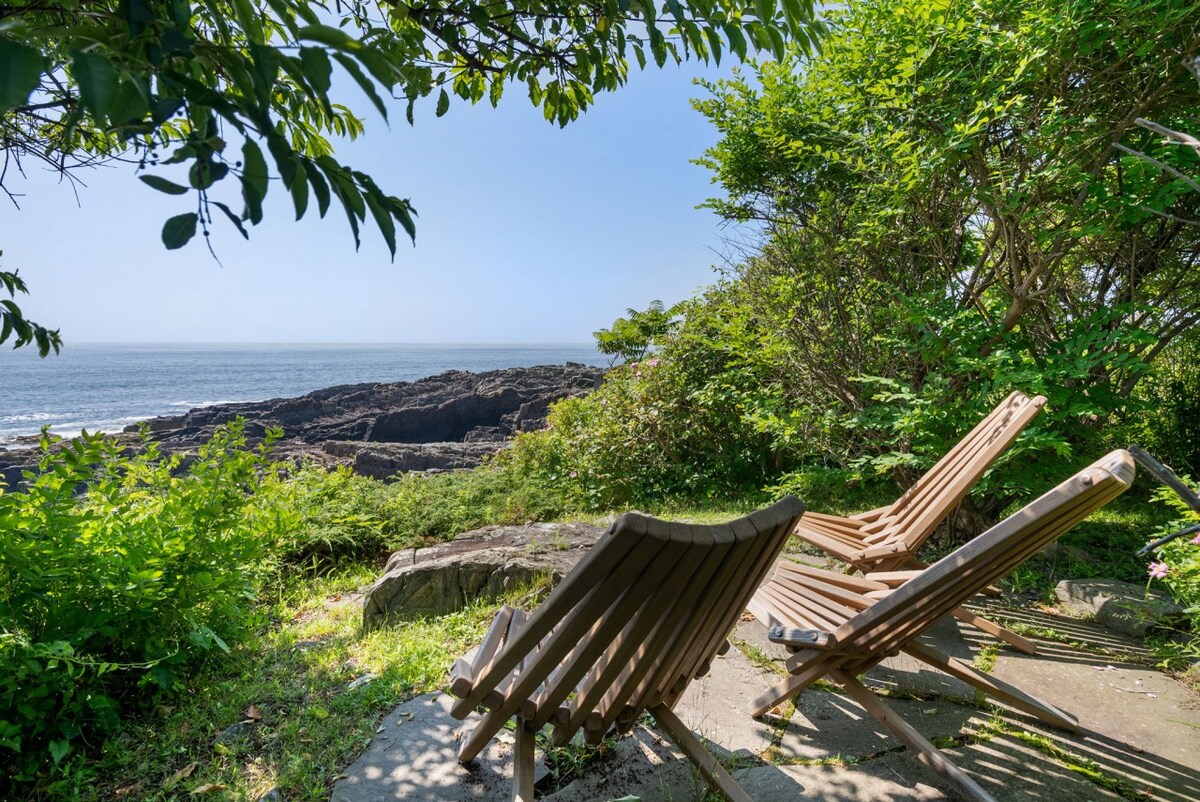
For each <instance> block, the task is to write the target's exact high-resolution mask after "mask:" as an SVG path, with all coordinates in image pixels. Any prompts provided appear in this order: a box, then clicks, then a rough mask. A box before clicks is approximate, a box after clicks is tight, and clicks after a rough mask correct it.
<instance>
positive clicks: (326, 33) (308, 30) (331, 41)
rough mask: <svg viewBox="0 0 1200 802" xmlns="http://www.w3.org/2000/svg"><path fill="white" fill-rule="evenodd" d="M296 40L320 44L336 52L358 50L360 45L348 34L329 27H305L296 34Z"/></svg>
mask: <svg viewBox="0 0 1200 802" xmlns="http://www.w3.org/2000/svg"><path fill="white" fill-rule="evenodd" d="M296 38H297V39H301V40H307V41H309V42H320V43H321V44H323V45H328V46H329V47H332V48H336V49H337V50H360V49H361V48H362V44H361V43H359V42H358V41H357V40H356V39H354V37H352V36H350V34H348V33H346V32H345V31H343V30H341V29H340V28H334V27H332V26H330V25H306V26H304V27H303V28H301V29H300V30H299V31H297V32H296Z"/></svg>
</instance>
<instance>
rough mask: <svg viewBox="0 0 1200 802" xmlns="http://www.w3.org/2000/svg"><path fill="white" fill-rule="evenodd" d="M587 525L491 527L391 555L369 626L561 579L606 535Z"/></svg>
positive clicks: (370, 598)
mask: <svg viewBox="0 0 1200 802" xmlns="http://www.w3.org/2000/svg"><path fill="white" fill-rule="evenodd" d="M604 531H605V530H604V529H602V528H600V527H598V526H591V525H588V524H581V523H570V524H542V523H530V524H526V525H525V526H488V527H484V528H483V529H476V530H475V531H473V532H466V533H464V534H461V535H459V536H458V537H456V538H455V539H454V540H451V541H449V542H447V543H441V544H438V545H436V546H430V547H428V548H423V549H406V550H405V551H398V552H396V553H395V554H393V555H392V556H391V558H390V559H389V560H388V562H387V565H386V566H385V567H384V569H383V576H382V577H380V578H379V579H378V580H377V581H376V582H375V583H374V584H373V585H371V586H370V587H369V588H368V589H367V591H366V595H365V597H364V600H363V626H364V627H367V628H371V627H375V626H378V625H380V624H382V623H383V622H384V621H385V620H386V619H387V618H388V617H389V616H393V615H403V616H427V615H445V614H446V613H450V612H454V611H455V610H460V609H462V608H463V607H465V606H466V605H468V604H470V603H471V602H474V601H476V600H479V599H483V600H493V601H494V600H495V599H498V598H499V597H500V596H501V595H503V594H504V593H505V591H509V590H512V589H514V588H517V587H520V586H521V585H523V584H526V583H529V582H532V581H533V580H535V579H538V578H540V577H547V576H548V577H550V578H551V579H552V580H554V581H558V580H559V579H561V578H562V577H563V576H564V575H565V574H566V573H567V572H568V571H570V570H571V569H572V568H573V567H574V566H575V563H577V562H578V561H579V558H580V557H582V556H583V554H584V553H585V552H586V551H587V550H588V549H589V548H590V547H591V546H592V545H593V544H594V543H595V542H596V541H597V540H598V539H599V538H600V536H601V535H602V534H604Z"/></svg>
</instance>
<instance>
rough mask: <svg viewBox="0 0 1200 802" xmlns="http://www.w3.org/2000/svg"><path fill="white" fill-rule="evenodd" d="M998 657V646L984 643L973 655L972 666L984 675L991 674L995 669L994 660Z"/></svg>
mask: <svg viewBox="0 0 1200 802" xmlns="http://www.w3.org/2000/svg"><path fill="white" fill-rule="evenodd" d="M999 656H1000V645H999V644H996V643H985V644H984V645H983V646H982V647H981V648H980V649H979V651H978V652H977V653H976V654H975V660H974V661H973V664H974V666H975V668H976V669H978V670H979V671H982V672H983V673H985V674H990V673H992V669H993V668H995V667H996V658H997V657H999Z"/></svg>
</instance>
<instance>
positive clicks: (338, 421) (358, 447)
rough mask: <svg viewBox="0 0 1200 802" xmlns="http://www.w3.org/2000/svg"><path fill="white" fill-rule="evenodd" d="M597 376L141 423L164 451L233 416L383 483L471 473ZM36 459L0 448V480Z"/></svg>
mask: <svg viewBox="0 0 1200 802" xmlns="http://www.w3.org/2000/svg"><path fill="white" fill-rule="evenodd" d="M603 376H604V369H603V368H597V367H591V366H588V365H580V364H577V363H573V362H568V363H567V364H565V365H541V366H538V367H530V368H508V369H506V370H493V371H487V372H484V373H469V372H467V371H462V370H452V371H447V372H445V373H440V374H438V375H436V376H430V377H428V378H425V379H418V380H416V381H411V382H392V383H387V384H346V385H339V386H337V387H327V388H325V389H324V390H317V391H316V392H312V393H309V394H307V395H302V396H299V397H297V398H275V399H272V400H270V401H259V402H253V403H243V404H218V405H214V406H209V407H200V408H197V409H192V410H190V411H188V412H186V413H184V414H183V415H176V416H170V417H161V418H153V419H151V420H149V421H146V422H145V425H146V426H148V427H149V430H150V438H151V439H152V440H154V441H155V442H157V443H159V444H160V447H161V448H162V449H163V450H164V451H167V452H173V451H189V450H192V449H194V448H196V447H197V446H198V445H200V444H201V443H203V442H205V441H206V440H208V439H209V438H210V437H211V436H212V433H213V430H214V429H215V428H216V427H217V426H220V425H221V424H224V423H228V422H229V421H231V420H233V419H234V418H237V417H241V418H243V419H245V421H246V433H247V435H248V436H249V437H251V438H261V437H263V436H264V435H265V433H266V431H267V429H269V428H272V427H278V428H282V429H283V432H284V438H283V440H281V441H280V442H279V443H278V444H277V445H276V447H275V452H274V453H275V454H276V456H278V457H280V458H283V459H304V458H307V459H312V460H315V461H317V462H320V463H322V464H325V465H331V466H332V465H338V464H343V465H351V466H353V468H354V470H355V471H357V472H358V473H362V474H364V475H366V476H372V477H375V478H377V479H388V478H391V477H392V476H393V475H394V474H396V473H398V472H404V471H434V470H457V469H461V468H473V467H475V466H477V465H478V464H479V463H480V462H481V461H482V460H483V458H484V457H486V456H488V455H490V454H494V453H495V452H496V451H497V450H498V449H501V448H504V447H505V445H506V441H507V440H508V439H509V438H511V437H512V436H513V435H514V434H516V433H518V432H528V431H533V430H536V429H540V428H542V427H543V426H544V425H545V423H546V415H547V413H548V411H549V409H550V405H551V404H552V403H554V402H555V401H558V400H559V399H562V398H566V397H568V396H578V395H584V394H586V393H589V392H591V391H592V390H594V389H595V388H596V387H598V386H599V385H600V381H601V379H602V378H603ZM137 431H138V426H136V425H135V426H128V427H126V429H125V433H124V434H122V435H120V436H119V439H121V440H123V441H125V444H126V445H128V446H130V447H133V448H136V447H138V444H139V440H138V436H137V434H136V432H137ZM27 439H28V440H29V442H28V443H24V442H23V443H22V445H26V446H32V445H34V444H36V441H37V438H36V437H31V438H27ZM36 458H37V454H36V452H35V451H34V450H32V449H31V448H20V449H18V448H14V449H12V450H9V451H7V452H5V451H4V450H3V449H0V479H3V480H4V481H5V482H7V483H9V485H10V486H16V482H17V481H19V480H20V478H21V472H22V471H23V470H24V469H26V468H30V467H32V465H31V464H30V463H32V462H34V461H36Z"/></svg>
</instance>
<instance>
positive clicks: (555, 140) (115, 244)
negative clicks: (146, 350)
mask: <svg viewBox="0 0 1200 802" xmlns="http://www.w3.org/2000/svg"><path fill="white" fill-rule="evenodd" d="M730 69H731V68H730V66H729V65H725V66H723V67H721V68H720V69H716V68H705V67H703V66H701V65H698V64H694V63H685V64H684V65H682V66H681V67H674V66H668V67H667V68H665V69H662V70H656V69H649V70H647V71H645V72H637V71H636V68H635V72H634V73H633V74H631V76H630V80H629V84H628V85H627V86H625V87H624V88H622V89H620V90H618V91H617V92H614V93H609V94H604V95H601V96H599V97H598V98H597V104H596V105H595V106H594V107H593V108H592V109H590V110H589V111H588V112H587V113H586V114H584V115H583V116H582V117H581V118H580V119H579V120H578V121H576V122H575V123H572V124H570V125H568V126H567V127H566V128H565V129H559V128H558V127H557V126H553V125H550V124H549V123H546V122H545V121H544V120H543V119H542V116H541V111H540V110H539V109H535V108H534V107H533V106H532V105H530V104H529V102H528V100H527V98H526V97H525V96H524V89H523V87H521V86H510V87H509V91H508V95H507V96H506V97H505V98H504V99H503V100H502V101H501V103H500V106H499V108H497V109H493V108H492V107H491V106H490V105H489V104H486V103H485V104H482V105H480V106H475V107H470V106H467V105H465V104H455V105H452V107H451V110H450V112H449V113H448V114H447V115H446V116H445V117H442V118H436V117H435V116H434V115H433V109H432V106H431V105H426V106H425V107H424V108H423V109H422V108H420V107H418V114H417V118H416V125H415V127H410V126H409V125H408V123H407V122H406V121H405V120H404V113H403V107H402V106H401V105H400V104H394V106H395V107H394V108H393V109H392V112H391V115H390V116H391V119H392V122H391V127H390V129H389V128H388V127H386V124H385V123H384V122H383V120H382V119H380V118H379V116H378V115H377V114H375V113H374V112H373V111H371V110H370V106H369V104H368V103H367V102H366V101H365V99H363V98H361V96H360V95H359V94H357V89H356V88H352V87H348V86H347V82H346V80H345V78H344V76H342V78H343V80H342V81H341V83H340V85H339V84H338V83H335V90H339V91H341V92H343V93H344V96H345V97H346V98H349V100H350V103H349V105H351V107H352V108H354V109H355V111H356V112H357V113H359V114H360V115H361V116H363V117H365V119H366V125H367V131H366V134H365V136H363V137H362V138H361V139H359V140H358V141H357V142H354V143H347V144H346V145H345V146H339V148H338V157H339V159H340V160H341V161H343V163H348V164H350V165H352V166H353V167H355V168H356V169H360V170H363V171H365V172H368V173H370V174H371V175H372V176H373V177H374V178H375V179H376V180H377V182H378V183H379V184H380V186H381V187H382V188H383V189H384V191H385V192H389V193H391V194H395V195H398V196H400V197H409V198H410V199H411V200H412V203H413V205H414V206H415V207H416V209H417V211H418V213H419V217H418V219H417V241H416V245H415V247H413V246H411V245H410V244H408V243H407V242H401V243H400V245H399V248H398V251H397V255H396V259H395V262H394V263H393V262H392V261H390V259H389V257H388V253H387V249H386V247H385V245H384V244H383V241H382V238H381V237H380V236H378V234H377V233H376V232H375V231H374V229H373V228H370V229H368V230H367V231H366V232H365V233H364V236H363V242H362V247H361V249H360V250H359V251H358V252H357V253H356V252H355V250H354V241H353V238H352V236H351V233H350V230H349V227H348V226H347V224H346V220H345V216H344V214H343V213H342V211H341V209H340V207H338V206H337V205H336V203H335V205H334V206H333V207H331V209H330V211H329V214H328V215H327V216H326V218H325V219H324V220H320V219H319V218H317V217H316V214H315V212H310V214H309V215H308V216H306V217H305V218H304V219H303V220H302V221H300V222H295V221H294V220H293V218H294V214H293V212H292V208H291V203H290V200H289V199H288V198H287V197H286V193H285V192H284V191H282V187H280V186H279V185H278V184H277V183H275V184H274V185H273V186H272V188H271V191H270V193H269V196H268V198H267V204H266V214H265V219H264V221H263V223H262V224H261V225H259V226H257V227H256V228H252V229H251V230H250V240H249V241H248V242H247V241H244V240H242V238H241V237H240V236H239V235H238V233H237V232H236V231H235V230H233V228H232V227H231V226H230V225H229V224H228V222H227V221H214V226H215V228H214V231H215V232H216V233H215V235H214V246H215V248H216V250H217V255H218V256H219V257H220V259H221V263H222V265H223V266H222V265H218V264H217V263H216V262H215V261H214V260H213V259H212V257H211V256H210V255H209V254H208V252H207V250H206V249H205V248H204V245H203V242H202V239H201V237H200V236H199V235H197V237H196V238H195V239H194V240H193V241H192V242H191V243H189V244H188V245H187V246H186V247H185V248H184V249H182V250H180V251H167V250H165V249H164V248H163V246H162V243H161V241H160V239H159V231H160V229H161V226H162V223H163V221H164V220H165V219H166V218H167V217H170V216H172V215H175V214H180V213H183V212H186V211H189V210H191V209H192V208H194V199H193V196H191V195H188V196H182V197H172V196H167V195H163V194H160V193H158V192H155V191H154V190H152V189H150V188H149V187H146V186H144V185H143V184H142V183H141V182H140V181H138V180H137V179H136V177H135V174H134V168H133V167H132V166H130V165H116V166H113V167H108V168H103V169H97V170H93V171H91V172H85V173H82V174H81V178H82V179H83V181H84V182H85V183H86V184H87V185H88V186H87V187H85V188H81V189H80V191H79V196H78V201H77V200H76V196H75V194H74V193H73V192H72V190H71V189H70V187H68V186H67V185H66V184H61V183H59V181H58V178H57V176H54V175H53V174H51V173H47V172H44V171H42V170H40V168H38V167H35V166H34V165H33V163H32V162H28V163H27V167H26V169H27V171H28V178H27V179H25V180H21V179H18V180H16V181H12V182H11V185H10V188H11V189H14V190H15V191H17V192H20V193H23V194H24V197H22V198H21V199H20V204H21V209H20V210H16V209H14V208H13V207H12V206H11V204H7V201H5V203H6V204H7V205H6V206H5V208H4V210H3V212H0V249H2V250H3V253H4V256H3V261H2V262H0V265H3V267H4V268H5V269H8V270H12V269H14V268H15V269H18V270H19V271H20V274H21V276H22V277H23V278H24V279H25V280H26V283H27V284H28V285H29V288H30V295H29V296H23V297H21V298H20V299H18V300H19V302H20V303H21V305H22V308H23V309H24V311H25V312H26V314H27V316H29V317H30V318H32V319H34V320H36V321H37V322H39V323H42V324H43V325H49V326H52V327H58V328H61V330H62V332H63V337H64V340H65V341H66V343H67V345H68V347H69V345H70V343H72V342H348V343H354V342H360V343H368V342H407V343H533V342H546V343H549V342H563V343H567V342H587V341H589V340H590V339H591V338H590V333H591V332H592V331H593V330H595V329H597V328H599V327H601V326H606V325H608V324H610V323H611V322H612V320H613V318H615V317H616V316H617V315H620V314H623V312H624V309H625V308H626V307H629V306H633V307H638V308H642V307H644V306H645V305H646V304H647V303H649V302H650V301H651V300H653V299H661V300H663V301H665V302H667V303H668V304H669V303H672V302H675V301H678V300H680V299H682V298H684V297H687V296H689V295H691V294H692V293H693V292H694V291H695V290H696V289H698V288H699V287H701V286H703V285H706V284H709V283H711V282H712V281H713V279H714V274H713V272H712V267H711V266H712V265H714V264H717V263H719V262H720V261H721V257H720V256H719V253H720V252H722V250H723V245H722V242H723V238H724V236H725V234H726V233H728V232H723V231H722V228H721V224H720V221H719V220H718V218H717V217H716V216H715V215H714V214H713V213H712V212H710V211H708V210H703V209H696V208H695V207H696V205H697V204H699V203H701V202H702V201H704V200H705V199H706V198H708V197H711V196H713V195H715V194H717V193H718V188H717V187H716V186H714V185H712V184H710V174H709V172H708V171H707V170H706V169H704V168H702V167H699V166H697V165H694V164H691V163H690V162H689V160H690V159H694V158H696V157H699V156H701V155H702V154H703V152H704V150H705V148H707V147H709V146H710V145H712V144H714V143H715V141H716V132H715V130H714V129H713V128H712V127H711V126H710V125H709V123H708V122H707V120H705V119H704V118H703V117H702V116H701V115H699V114H698V113H697V112H695V111H693V110H692V109H691V107H690V103H689V99H690V98H693V97H699V96H703V94H704V90H703V88H701V87H698V86H693V85H692V79H693V78H694V77H695V76H698V75H702V76H705V77H709V78H713V77H718V76H725V75H728V74H729V73H730ZM336 80H337V78H335V81H336ZM368 112H370V113H368ZM175 169H177V168H175ZM159 174H160V175H164V176H166V177H173V178H176V180H180V181H181V182H184V183H185V181H184V180H183V179H182V178H181V177H180V176H179V175H177V174H172V173H169V172H166V171H161V170H160V171H159ZM224 183H226V184H228V186H227V187H221V190H222V192H218V193H216V194H215V195H214V199H217V200H225V201H226V202H227V203H229V204H230V205H231V206H233V207H234V208H235V209H236V208H240V205H241V203H240V197H239V196H238V195H237V194H236V185H235V183H234V182H233V181H230V180H227V181H226V182H224ZM218 186H220V185H218ZM222 193H223V194H222ZM314 206H315V203H314ZM401 236H403V235H401Z"/></svg>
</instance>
